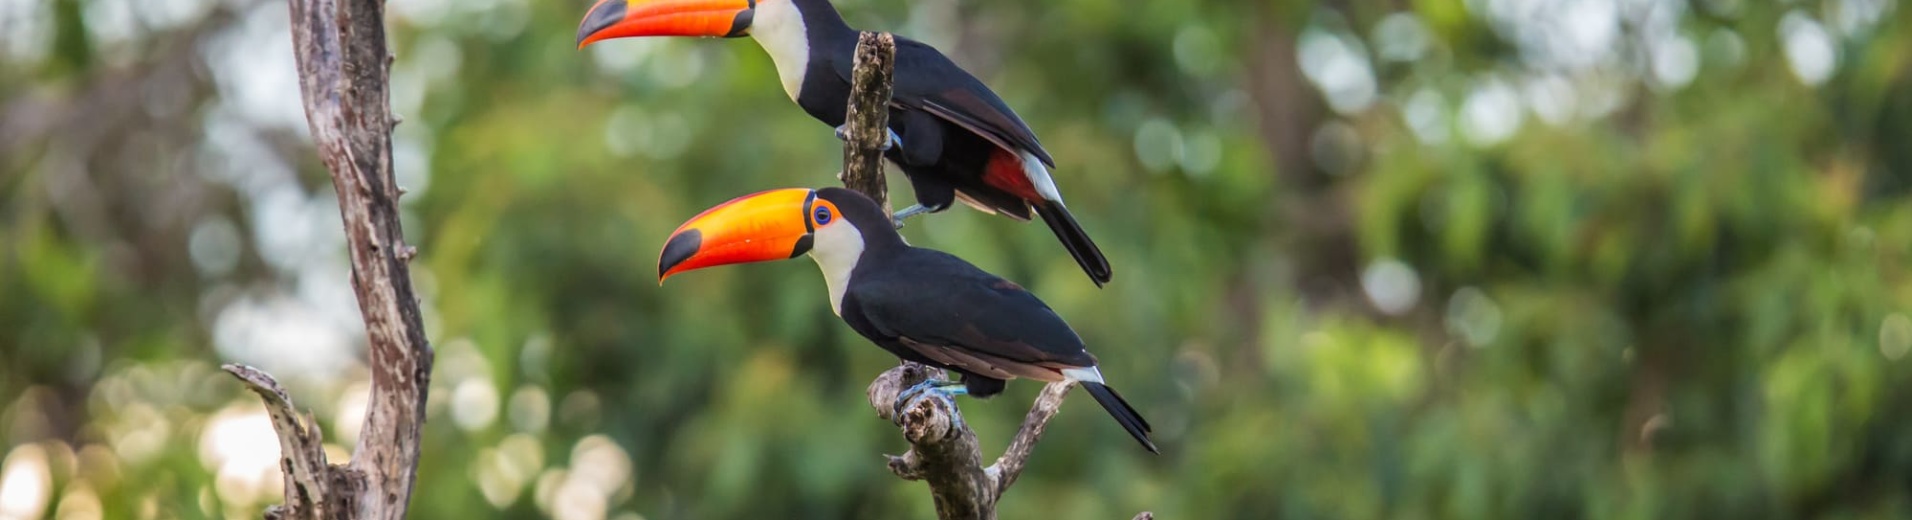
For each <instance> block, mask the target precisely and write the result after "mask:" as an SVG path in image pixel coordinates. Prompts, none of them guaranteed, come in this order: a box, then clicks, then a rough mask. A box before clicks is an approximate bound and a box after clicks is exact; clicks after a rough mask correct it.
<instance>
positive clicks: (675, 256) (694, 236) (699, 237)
mask: <svg viewBox="0 0 1912 520" xmlns="http://www.w3.org/2000/svg"><path fill="white" fill-rule="evenodd" d="M703 247H704V232H703V231H699V230H695V229H691V230H686V231H684V232H683V233H678V234H677V235H676V236H672V237H671V241H670V242H669V243H666V244H664V255H663V256H662V257H660V258H658V259H657V279H659V280H662V279H664V274H665V273H669V272H671V268H673V267H677V264H681V263H684V261H685V260H689V259H690V257H692V256H695V255H696V254H697V250H699V249H702V248H703Z"/></svg>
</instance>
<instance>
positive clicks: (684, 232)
mask: <svg viewBox="0 0 1912 520" xmlns="http://www.w3.org/2000/svg"><path fill="white" fill-rule="evenodd" d="M816 198H817V195H816V191H814V190H809V189H804V188H792V189H782V190H771V191H766V192H761V193H756V194H752V195H745V196H742V197H738V198H736V199H732V200H731V201H730V202H725V203H723V204H720V205H718V206H717V207H714V208H710V209H707V210H704V212H703V213H699V214H697V216H695V217H691V219H690V221H689V222H685V223H684V225H683V226H679V227H678V228H677V231H675V232H672V233H671V238H670V241H669V242H667V243H665V244H664V253H663V255H661V256H660V257H659V258H658V260H657V281H658V283H663V282H664V279H666V278H670V277H671V275H674V274H677V273H681V272H684V271H691V270H696V269H703V268H705V267H715V266H720V265H726V264H741V263H745V262H764V261H770V260H783V259H786V258H795V257H797V256H798V255H802V254H804V253H808V252H810V241H811V235H810V233H811V231H812V227H813V226H812V224H811V223H810V222H811V221H810V219H809V217H808V215H809V214H810V206H811V205H812V204H814V203H815V202H816Z"/></svg>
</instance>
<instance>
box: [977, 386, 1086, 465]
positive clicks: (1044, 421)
mask: <svg viewBox="0 0 1912 520" xmlns="http://www.w3.org/2000/svg"><path fill="white" fill-rule="evenodd" d="M1075 385H1076V384H1075V382H1074V381H1062V382H1057V383H1049V385H1048V386H1044V387H1042V394H1040V395H1037V396H1036V404H1035V406H1031V407H1029V415H1027V416H1024V417H1023V418H1022V429H1021V430H1018V431H1017V432H1016V438H1015V439H1013V440H1010V441H1009V447H1008V448H1005V449H1003V453H1002V457H998V458H997V459H996V463H995V464H991V465H990V466H989V469H988V470H987V471H988V472H989V477H990V479H991V480H994V481H995V483H996V492H997V493H1002V492H1003V491H1007V490H1009V486H1010V485H1011V484H1015V483H1016V478H1017V477H1021V476H1022V467H1023V466H1024V465H1026V464H1028V463H1029V451H1030V450H1033V449H1035V448H1036V441H1038V440H1042V432H1043V431H1046V430H1048V429H1049V419H1050V418H1053V417H1055V416H1056V412H1057V411H1059V410H1061V409H1062V398H1064V397H1068V396H1069V390H1073V389H1075Z"/></svg>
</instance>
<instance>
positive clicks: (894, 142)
mask: <svg viewBox="0 0 1912 520" xmlns="http://www.w3.org/2000/svg"><path fill="white" fill-rule="evenodd" d="M884 131H887V132H889V133H890V138H889V140H887V141H884V142H883V148H882V149H883V151H885V152H887V151H890V149H891V148H896V147H899V146H902V145H903V138H902V137H900V136H898V135H896V131H895V130H890V129H888V128H885V129H884ZM836 138H837V140H838V141H848V140H850V125H849V124H848V123H845V124H841V125H837V127H836Z"/></svg>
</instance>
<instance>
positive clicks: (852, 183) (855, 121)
mask: <svg viewBox="0 0 1912 520" xmlns="http://www.w3.org/2000/svg"><path fill="white" fill-rule="evenodd" d="M895 61H896V37H895V36H891V35H890V34H889V33H873V32H864V33H863V34H862V35H860V36H858V38H857V43H856V68H855V69H853V70H852V71H851V72H850V107H849V112H847V113H845V114H844V117H843V121H844V124H845V125H847V127H846V128H844V135H843V187H845V188H849V189H852V190H856V191H859V192H863V194H864V195H868V196H869V197H870V199H872V200H875V201H876V205H877V206H880V207H882V208H883V212H884V213H888V212H889V211H890V197H889V192H890V188H889V183H888V181H886V180H885V179H884V177H883V145H884V144H885V143H887V142H888V141H889V135H890V133H889V127H890V110H889V104H890V94H891V90H892V89H891V87H892V86H894V85H895V78H896V75H895V72H896V64H895Z"/></svg>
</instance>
